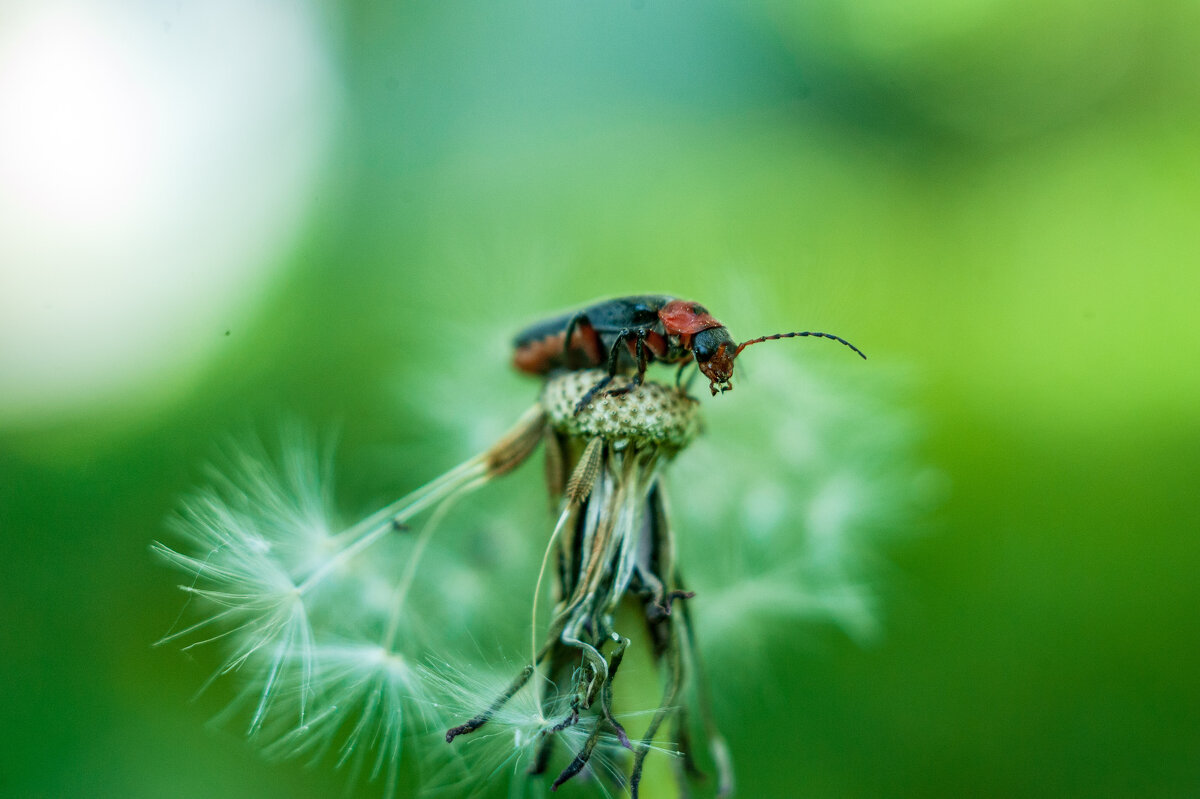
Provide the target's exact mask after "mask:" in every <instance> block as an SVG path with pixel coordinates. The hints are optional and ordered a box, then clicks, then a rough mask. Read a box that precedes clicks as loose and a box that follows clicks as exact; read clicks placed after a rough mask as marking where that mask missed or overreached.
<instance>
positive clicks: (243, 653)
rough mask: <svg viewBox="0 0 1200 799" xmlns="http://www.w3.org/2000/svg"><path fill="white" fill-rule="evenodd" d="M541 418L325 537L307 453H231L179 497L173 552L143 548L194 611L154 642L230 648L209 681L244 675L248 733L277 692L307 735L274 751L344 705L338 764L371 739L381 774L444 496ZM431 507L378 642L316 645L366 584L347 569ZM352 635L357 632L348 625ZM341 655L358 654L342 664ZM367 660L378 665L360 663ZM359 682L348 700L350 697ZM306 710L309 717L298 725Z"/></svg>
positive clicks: (473, 482)
mask: <svg viewBox="0 0 1200 799" xmlns="http://www.w3.org/2000/svg"><path fill="white" fill-rule="evenodd" d="M542 417H543V414H542V412H541V410H540V408H536V407H535V408H534V409H532V410H531V411H530V413H528V414H526V415H525V416H524V417H522V419H521V420H520V421H519V422H518V424H517V425H516V426H515V427H514V428H513V429H512V430H511V431H510V432H509V434H508V435H506V436H505V437H504V438H502V439H501V441H500V442H498V443H497V444H496V445H495V446H494V447H492V448H491V449H489V450H488V451H486V452H484V453H482V454H480V455H478V456H476V457H474V458H472V459H470V460H468V461H466V462H465V463H463V464H462V465H460V466H458V467H456V468H455V469H452V470H451V471H449V472H447V473H446V474H445V475H442V476H441V477H439V478H437V479H436V480H433V481H431V482H430V483H428V484H426V485H425V486H422V487H421V488H419V489H417V490H416V491H414V492H413V493H411V494H409V495H408V496H406V497H404V498H402V499H400V500H398V501H396V502H394V503H392V504H391V505H389V506H387V507H385V508H383V509H381V510H379V511H377V512H376V513H374V514H372V515H371V516H369V517H368V518H366V519H364V520H362V521H360V522H358V523H357V524H355V525H353V526H350V527H348V528H345V529H343V530H340V531H338V532H332V531H333V530H335V529H336V528H335V527H334V525H333V524H332V523H331V521H330V516H331V514H330V513H329V510H328V502H327V498H328V491H329V488H328V481H324V482H323V481H322V479H321V477H320V475H321V470H320V469H319V468H318V467H317V464H316V459H315V457H314V456H313V454H312V452H313V449H312V447H311V446H308V445H307V444H304V445H301V446H285V448H284V455H283V456H282V458H281V464H279V465H277V464H273V463H271V462H270V461H269V460H268V459H266V458H265V457H260V456H259V454H258V453H256V452H249V453H239V454H236V455H235V456H234V459H233V463H232V464H231V466H230V467H229V470H228V471H227V472H225V473H223V474H219V475H218V477H217V479H216V483H217V485H216V487H214V488H210V489H207V490H204V491H202V492H200V493H198V494H196V495H195V496H193V497H192V498H191V499H189V500H188V501H186V502H185V503H184V506H183V508H182V510H181V512H180V513H179V515H178V516H177V517H176V518H175V519H174V520H173V523H172V528H173V529H174V531H175V532H176V533H177V534H178V535H179V536H180V537H181V538H182V539H183V540H184V542H185V545H186V546H185V547H181V548H180V549H175V548H173V547H169V546H167V545H165V544H162V543H157V542H156V543H155V544H154V545H153V546H152V549H153V551H155V552H156V553H157V554H159V555H160V556H161V557H162V558H163V559H165V560H166V561H167V562H168V563H169V564H171V565H172V566H174V567H176V568H178V569H180V570H181V571H183V572H184V573H185V574H187V575H188V576H189V577H190V578H191V580H190V582H189V583H188V584H185V585H183V586H181V588H182V589H183V590H184V591H185V592H186V593H187V594H188V595H189V596H190V597H192V599H193V600H196V603H195V604H196V605H198V607H196V608H195V609H196V610H197V611H198V612H199V613H200V614H201V616H200V618H199V620H198V621H195V622H193V623H191V624H189V625H188V626H185V627H184V628H183V629H180V630H177V631H173V632H171V633H168V634H167V635H166V636H164V638H163V639H162V640H161V641H160V642H159V643H166V642H170V641H178V640H187V641H190V643H188V644H187V645H186V646H185V649H191V648H194V647H197V646H200V645H202V644H208V643H214V642H217V641H222V642H226V643H228V644H229V653H228V655H227V656H226V659H225V661H224V662H223V663H222V665H221V666H220V668H218V670H217V671H216V673H215V674H214V675H213V679H215V678H217V677H219V676H222V675H228V674H231V673H234V672H236V673H238V675H239V676H240V677H242V678H243V690H242V692H241V694H240V696H242V697H251V696H252V697H256V698H255V699H254V707H253V710H252V713H251V719H250V724H249V733H250V734H251V735H254V734H256V733H258V732H259V731H260V730H262V729H263V726H264V724H265V723H266V721H267V719H268V716H269V715H271V713H272V711H273V709H274V708H275V707H276V705H277V704H278V703H279V700H281V698H284V697H286V699H287V700H288V702H289V704H290V705H291V706H292V707H293V709H294V715H293V716H292V718H293V719H294V721H292V722H287V721H285V722H282V723H283V725H284V726H285V727H287V726H288V725H289V724H290V725H291V726H294V728H295V730H294V731H301V730H303V731H305V732H306V733H312V734H304V735H299V734H298V735H288V736H287V737H288V738H289V739H290V741H291V745H290V746H289V745H281V746H279V747H277V750H276V751H285V750H288V749H289V748H290V749H292V750H294V751H306V750H309V749H311V748H312V745H311V744H309V743H308V741H310V740H311V741H318V740H321V739H322V738H323V737H324V738H328V737H329V733H328V732H327V731H328V730H330V729H333V721H334V720H335V719H337V718H339V714H338V712H337V710H336V709H337V708H338V707H339V706H340V707H341V708H346V707H348V706H350V705H357V706H358V707H359V710H360V711H362V712H363V713H364V715H363V716H362V718H361V719H360V721H361V722H362V724H361V726H358V725H356V726H355V727H354V728H353V729H352V731H351V733H350V736H349V737H348V739H347V743H346V745H345V746H344V747H343V757H342V760H343V761H344V760H345V759H346V757H347V756H349V755H350V754H351V753H352V752H353V751H355V750H359V749H361V748H362V747H363V746H364V745H365V744H367V743H370V745H371V746H377V747H378V750H379V752H380V753H381V754H380V757H381V759H380V760H379V761H378V762H377V763H376V765H375V766H374V767H373V769H372V772H373V774H378V773H379V772H380V770H381V769H383V768H384V766H385V764H387V767H388V768H389V769H391V768H393V764H394V763H395V762H396V759H397V758H398V756H399V740H400V737H399V733H400V728H401V725H402V718H403V714H402V712H401V705H402V703H401V702H400V701H399V697H400V696H401V695H402V694H403V693H404V692H402V691H401V690H400V688H401V687H404V689H405V692H412V691H413V689H414V686H415V682H414V680H413V679H412V678H411V674H410V673H409V671H408V670H407V669H406V668H400V666H399V665H398V664H400V663H408V662H415V659H414V660H407V659H405V656H404V655H403V654H402V650H403V646H402V645H403V644H404V643H405V642H404V641H401V640H400V637H399V636H400V631H401V627H402V622H403V621H404V615H403V608H404V605H405V602H406V601H407V597H408V594H409V592H410V590H411V588H412V584H413V582H414V579H415V576H416V573H417V566H418V563H419V561H420V558H421V555H422V553H423V552H424V550H425V548H426V546H427V544H428V542H429V540H430V538H431V537H432V534H433V532H434V529H435V528H436V527H437V524H438V522H439V521H440V520H441V519H442V517H443V516H444V514H445V513H446V511H447V510H448V508H449V507H450V504H451V503H452V502H453V500H454V499H456V498H457V497H459V496H461V495H463V494H465V493H467V492H469V491H472V490H474V489H476V488H478V487H479V486H480V485H483V484H484V483H486V482H488V481H489V480H491V479H494V478H495V477H497V476H499V475H502V474H505V473H507V472H508V471H510V470H511V469H513V468H515V467H516V466H517V465H519V464H520V462H521V461H523V460H524V458H525V457H527V456H528V454H529V453H530V452H531V451H532V450H533V448H534V446H536V444H537V442H538V439H539V437H540V436H541V432H542V426H543V425H542ZM292 443H293V444H294V443H295V442H292ZM430 508H433V509H434V511H433V515H432V516H431V518H430V519H429V521H428V522H427V523H426V524H425V525H424V527H423V531H422V533H421V534H420V535H419V537H418V538H417V542H416V544H415V546H414V548H413V551H412V552H411V553H410V556H409V559H408V561H407V566H406V568H405V569H404V570H403V573H402V575H401V577H400V580H399V583H398V584H397V585H396V586H395V588H394V589H393V591H392V594H393V599H392V602H391V603H390V604H391V608H390V610H389V612H388V614H387V617H386V619H376V620H375V621H377V622H378V624H379V627H380V628H381V630H380V632H379V633H378V638H377V639H376V640H375V641H373V642H371V643H370V644H369V645H367V646H365V647H359V648H357V649H354V648H351V649H338V648H336V647H335V648H330V647H328V646H325V645H321V646H318V645H317V643H316V638H317V636H316V634H315V633H314V624H315V623H316V622H318V621H319V622H321V623H322V624H324V625H325V627H327V628H329V630H330V631H333V632H336V631H337V629H338V627H339V626H342V627H343V628H344V626H345V625H344V620H343V619H340V618H339V616H340V615H341V614H339V612H338V608H337V602H336V600H337V599H338V598H340V597H342V596H344V595H346V594H347V593H349V594H351V595H357V596H360V597H361V596H363V595H364V593H365V592H366V591H367V590H368V589H367V586H369V585H370V584H371V582H372V576H373V575H372V572H370V571H367V572H366V574H365V575H362V576H361V577H360V576H359V575H356V574H355V573H354V571H353V570H352V569H351V568H350V566H351V564H353V563H354V562H355V561H356V559H357V558H359V556H360V555H361V554H362V553H363V552H365V551H366V550H368V549H369V548H371V547H373V546H376V545H378V544H379V542H380V541H383V540H385V539H387V538H388V537H389V536H390V534H391V533H393V532H394V531H395V530H396V529H397V528H398V527H402V526H404V525H406V524H407V522H408V520H410V519H412V518H413V517H415V516H416V515H417V514H419V513H421V512H422V511H425V510H428V509H430ZM184 548H186V549H187V550H189V551H188V552H185V551H182V550H183V549H184ZM189 552H190V553H194V554H189ZM375 576H377V575H375ZM330 600H334V601H332V602H331V601H330ZM364 626H367V625H364ZM343 631H344V630H343ZM352 632H354V633H355V634H357V635H360V636H361V635H364V634H365V633H364V630H363V629H361V628H360V629H358V630H354V631H352ZM368 640H369V639H368ZM348 652H356V653H358V655H359V656H360V657H359V658H358V659H355V658H353V657H347V653H348ZM380 652H383V653H386V657H381V658H379V659H378V660H374V659H372V657H371V656H370V655H371V653H380ZM364 654H365V655H367V657H365V658H364V657H363V656H364ZM326 660H328V661H329V662H326ZM355 664H357V666H358V668H357V669H355V668H352V667H353V666H355ZM210 682H211V680H210ZM367 686H371V687H370V690H367V692H366V693H365V694H364V695H362V696H360V697H359V699H360V700H361V701H358V702H354V701H351V695H356V692H358V691H359V690H360V689H364V688H365V687H367ZM314 705H318V708H317V711H316V715H315V717H310V709H311V708H313V707H314ZM341 718H343V719H344V718H345V716H341ZM273 726H279V725H273ZM322 731H326V732H325V733H323V734H322ZM368 732H369V733H370V734H368ZM389 785H392V786H393V787H394V771H389Z"/></svg>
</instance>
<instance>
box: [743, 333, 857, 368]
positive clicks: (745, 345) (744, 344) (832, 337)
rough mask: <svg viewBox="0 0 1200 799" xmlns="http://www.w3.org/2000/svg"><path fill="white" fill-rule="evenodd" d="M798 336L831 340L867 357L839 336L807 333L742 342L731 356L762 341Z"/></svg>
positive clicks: (783, 334)
mask: <svg viewBox="0 0 1200 799" xmlns="http://www.w3.org/2000/svg"><path fill="white" fill-rule="evenodd" d="M800 336H814V337H816V338H828V339H832V340H834V341H838V342H841V343H842V344H845V345H846V346H847V347H849V348H850V349H852V350H854V351H855V352H857V353H858V354H859V355H860V356H861V357H862V359H863V360H864V361H865V360H866V359H867V356H866V355H863V351H862V350H860V349H859V348H858V347H856V346H854V345H853V344H851V343H850V342H849V341H846V339H844V338H842V337H841V336H835V335H833V334H832V333H811V332H808V331H805V332H803V333H776V334H775V335H773V336H763V337H761V338H752V339H750V340H749V341H744V342H742V343H741V344H739V345H738V348H737V352H735V353H733V354H734V357H737V355H738V353H740V352H741V351H742V350H744V349H746V348H747V347H749V346H750V345H751V344H759V343H761V342H764V341H774V340H775V339H777V338H799V337H800Z"/></svg>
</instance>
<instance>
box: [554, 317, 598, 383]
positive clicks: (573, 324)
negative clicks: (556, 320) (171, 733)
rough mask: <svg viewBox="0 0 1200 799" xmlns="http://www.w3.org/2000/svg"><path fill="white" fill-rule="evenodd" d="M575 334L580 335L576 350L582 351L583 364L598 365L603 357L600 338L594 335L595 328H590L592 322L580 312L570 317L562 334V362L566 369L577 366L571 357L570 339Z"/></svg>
mask: <svg viewBox="0 0 1200 799" xmlns="http://www.w3.org/2000/svg"><path fill="white" fill-rule="evenodd" d="M576 332H578V333H579V334H580V342H579V346H578V347H577V348H576V349H577V350H582V351H583V354H584V364H585V365H593V364H599V363H600V361H601V359H602V358H603V357H604V349H603V347H602V346H601V344H600V336H599V334H597V333H596V328H594V327H592V320H590V319H588V317H587V314H585V313H583V312H582V311H581V312H580V313H577V314H575V315H574V316H572V317H571V321H569V322H567V329H566V330H565V331H564V333H563V343H562V347H563V361H564V362H565V363H566V364H567V366H568V368H571V369H574V368H577V367H578V366H579V362H578V360H577V359H573V358H572V357H571V339H572V338H574V337H575V333H576Z"/></svg>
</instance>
